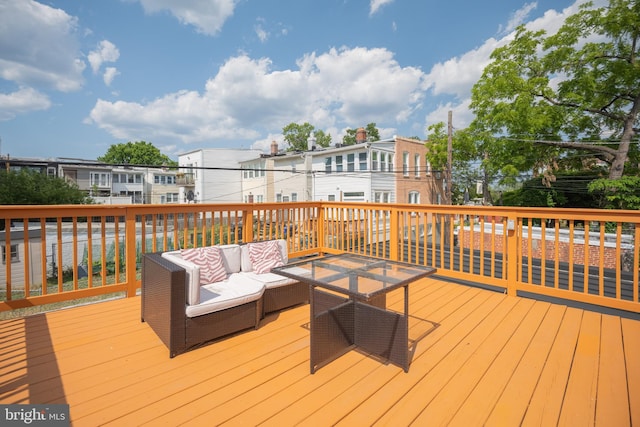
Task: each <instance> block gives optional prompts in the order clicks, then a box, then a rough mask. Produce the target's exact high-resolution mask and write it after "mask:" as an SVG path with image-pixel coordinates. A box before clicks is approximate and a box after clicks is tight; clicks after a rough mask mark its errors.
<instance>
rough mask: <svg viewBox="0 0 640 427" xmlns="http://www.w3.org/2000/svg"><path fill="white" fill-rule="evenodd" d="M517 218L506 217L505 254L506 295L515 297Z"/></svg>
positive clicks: (517, 239) (517, 263) (517, 241)
mask: <svg viewBox="0 0 640 427" xmlns="http://www.w3.org/2000/svg"><path fill="white" fill-rule="evenodd" d="M518 228H519V225H518V218H517V217H515V216H513V215H509V216H508V217H507V230H506V232H507V252H506V256H507V258H506V260H505V262H506V266H507V295H510V296H514V297H515V296H517V294H518V287H517V281H518V265H519V260H518V245H519V244H520V239H519V237H518V236H519V235H520V234H521V233H519V232H518V231H519V230H518Z"/></svg>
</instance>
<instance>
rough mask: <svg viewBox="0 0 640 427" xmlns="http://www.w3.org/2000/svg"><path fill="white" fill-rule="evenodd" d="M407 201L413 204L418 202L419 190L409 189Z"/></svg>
mask: <svg viewBox="0 0 640 427" xmlns="http://www.w3.org/2000/svg"><path fill="white" fill-rule="evenodd" d="M409 203H411V204H413V205H418V204H420V192H419V191H409Z"/></svg>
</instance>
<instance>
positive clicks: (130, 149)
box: [98, 141, 178, 166]
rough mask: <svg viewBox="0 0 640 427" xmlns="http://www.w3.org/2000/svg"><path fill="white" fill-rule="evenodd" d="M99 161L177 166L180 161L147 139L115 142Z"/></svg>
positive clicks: (119, 163)
mask: <svg viewBox="0 0 640 427" xmlns="http://www.w3.org/2000/svg"><path fill="white" fill-rule="evenodd" d="M98 161H100V162H104V163H109V164H115V165H121V164H129V165H142V166H177V165H178V162H176V161H174V160H171V159H170V158H169V157H168V156H167V155H165V154H162V153H161V152H160V150H159V149H157V148H156V147H155V146H154V145H153V144H152V143H150V142H145V141H137V142H131V141H129V142H127V143H120V144H113V145H111V146H110V147H109V149H108V150H107V152H106V153H105V154H104V156H100V157H98Z"/></svg>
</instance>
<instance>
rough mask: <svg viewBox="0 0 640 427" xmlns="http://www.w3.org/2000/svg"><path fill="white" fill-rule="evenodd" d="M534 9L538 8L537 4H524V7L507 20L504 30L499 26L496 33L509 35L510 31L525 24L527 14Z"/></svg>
mask: <svg viewBox="0 0 640 427" xmlns="http://www.w3.org/2000/svg"><path fill="white" fill-rule="evenodd" d="M536 7H538V3H537V2H533V3H526V4H525V5H524V6H522V7H521V8H520V9H518V10H516V11H515V12H514V13H513V14H512V15H511V18H510V19H509V22H507V25H506V26H505V27H504V28H502V26H501V28H500V29H499V30H498V32H499V33H501V34H507V33H510V32H511V31H514V30H515V29H516V28H517V27H518V26H519V25H521V24H523V23H524V22H526V20H527V18H528V17H529V14H530V13H531V12H532V11H533V10H535V8H536Z"/></svg>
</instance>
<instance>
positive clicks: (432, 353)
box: [339, 294, 511, 426]
mask: <svg viewBox="0 0 640 427" xmlns="http://www.w3.org/2000/svg"><path fill="white" fill-rule="evenodd" d="M482 296H488V298H482ZM482 296H479V297H478V298H473V299H471V300H468V301H464V303H463V304H462V305H457V306H454V307H453V311H452V312H451V314H450V315H448V316H447V317H445V318H444V319H442V320H439V321H438V323H439V324H440V325H441V326H440V327H439V328H438V329H437V330H436V331H435V332H434V333H433V334H431V335H433V336H431V335H430V336H429V337H428V338H429V339H430V340H435V342H434V344H433V345H431V346H430V347H428V348H425V349H424V350H425V353H426V354H424V357H420V358H419V359H418V360H414V362H413V363H412V366H411V368H412V369H411V370H410V371H409V374H410V375H408V376H402V375H398V376H396V377H395V378H394V379H393V381H390V382H389V383H388V384H387V385H386V386H385V387H384V388H381V389H379V390H376V392H375V393H374V394H372V395H371V396H370V397H369V398H368V399H367V400H365V401H364V402H362V403H361V404H360V405H359V406H358V407H356V408H355V409H354V410H353V411H352V412H351V413H349V414H347V415H346V416H345V417H344V418H343V419H342V420H341V421H340V423H339V425H345V426H350V425H371V424H373V423H375V422H376V421H378V420H379V419H380V418H381V417H382V416H383V415H384V414H385V412H387V411H389V410H390V409H392V408H394V407H395V405H396V404H397V402H398V400H400V399H401V398H402V397H403V396H405V395H413V394H420V393H421V390H419V389H418V388H417V387H418V386H419V385H420V383H421V382H424V378H425V376H426V375H427V373H429V372H430V371H431V370H432V369H434V367H437V366H438V365H439V364H440V362H442V360H443V359H444V358H445V357H446V356H447V355H449V353H451V352H452V349H454V348H455V347H456V346H457V345H459V344H460V342H461V340H464V339H465V337H466V336H467V335H468V334H469V333H470V332H471V331H473V330H474V329H475V328H476V326H477V325H478V324H479V323H480V322H482V321H483V319H485V318H486V317H487V316H490V315H491V313H492V312H495V311H496V310H498V311H502V310H504V309H505V308H506V309H508V308H510V306H511V304H509V299H508V298H506V297H505V296H503V295H499V294H489V295H486V294H485V295H482ZM425 386H428V385H426V384H425ZM424 404H426V401H424V400H422V399H421V402H420V407H421V408H422V407H424V406H423V405H424Z"/></svg>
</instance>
